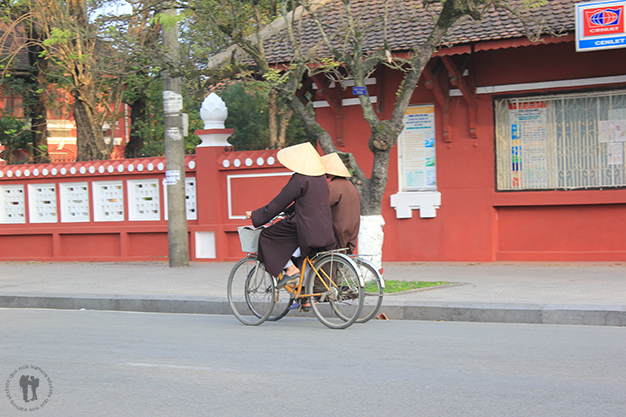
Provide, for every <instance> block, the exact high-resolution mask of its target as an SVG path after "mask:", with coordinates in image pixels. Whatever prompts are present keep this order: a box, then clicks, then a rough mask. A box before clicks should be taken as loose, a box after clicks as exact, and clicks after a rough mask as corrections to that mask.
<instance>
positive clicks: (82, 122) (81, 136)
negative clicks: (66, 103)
mask: <svg viewBox="0 0 626 417" xmlns="http://www.w3.org/2000/svg"><path fill="white" fill-rule="evenodd" d="M73 114H74V121H75V122H76V145H77V147H78V152H77V155H76V160H77V161H99V160H104V159H108V158H109V156H110V154H111V149H112V148H113V141H111V143H110V145H109V146H106V144H105V143H104V137H103V134H102V128H101V126H98V124H97V123H96V120H95V116H94V114H93V111H92V109H91V107H90V106H89V105H88V104H87V103H85V102H84V101H83V100H80V99H79V98H78V97H76V98H75V100H74V111H73Z"/></svg>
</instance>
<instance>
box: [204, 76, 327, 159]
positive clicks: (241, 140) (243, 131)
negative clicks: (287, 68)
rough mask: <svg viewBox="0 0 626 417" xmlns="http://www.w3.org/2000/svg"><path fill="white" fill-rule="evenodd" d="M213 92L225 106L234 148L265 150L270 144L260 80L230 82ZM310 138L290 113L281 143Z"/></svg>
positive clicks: (263, 90) (263, 92) (286, 144)
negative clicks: (283, 140)
mask: <svg viewBox="0 0 626 417" xmlns="http://www.w3.org/2000/svg"><path fill="white" fill-rule="evenodd" d="M216 93H217V94H218V95H219V96H220V97H221V98H222V100H224V103H226V107H227V108H228V118H227V119H226V123H225V125H226V128H229V129H234V130H235V133H234V134H233V135H232V136H231V137H230V138H228V142H230V143H231V144H233V146H234V147H235V149H236V150H255V149H257V150H258V149H267V148H269V147H270V134H269V110H268V104H267V103H268V91H267V87H266V86H265V85H264V83H261V82H255V83H246V82H243V81H230V82H228V83H227V84H225V85H224V86H223V87H222V88H221V89H220V90H218V91H216ZM307 141H311V142H313V143H314V141H315V140H314V139H313V138H312V137H311V136H310V135H309V133H308V131H307V130H306V129H305V127H304V124H303V123H302V122H301V121H300V119H299V118H298V117H294V116H292V117H291V119H290V121H289V126H288V128H287V135H286V139H285V146H290V145H295V144H298V143H302V142H307Z"/></svg>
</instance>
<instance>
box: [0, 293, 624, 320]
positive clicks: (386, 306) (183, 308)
mask: <svg viewBox="0 0 626 417" xmlns="http://www.w3.org/2000/svg"><path fill="white" fill-rule="evenodd" d="M0 308H50V309H62V310H81V309H85V310H104V311H136V312H153V313H185V314H227V315H230V314H232V313H231V310H230V306H229V305H228V300H227V299H226V297H199V296H172V297H163V296H149V295H145V296H144V295H132V296H130V295H99V294H85V295H79V296H77V295H64V294H37V295H33V294H25V293H5V294H0ZM380 313H385V315H386V316H387V317H388V318H389V319H390V320H427V321H465V322H492V323H530V324H577V325H594V326H626V305H591V304H532V303H528V304H526V303H488V302H456V303H455V302H428V301H424V302H415V301H396V300H389V299H385V300H384V301H383V305H382V307H381V309H380Z"/></svg>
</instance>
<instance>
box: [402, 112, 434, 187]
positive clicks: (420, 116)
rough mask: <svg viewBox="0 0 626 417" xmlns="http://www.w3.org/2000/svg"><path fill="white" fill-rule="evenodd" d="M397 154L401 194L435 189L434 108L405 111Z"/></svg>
mask: <svg viewBox="0 0 626 417" xmlns="http://www.w3.org/2000/svg"><path fill="white" fill-rule="evenodd" d="M399 153H400V176H401V188H402V190H403V191H407V190H436V189H437V165H436V159H435V156H436V155H435V106H434V105H432V104H430V105H425V106H412V107H409V108H408V109H407V110H406V112H405V113H404V130H403V131H402V134H401V135H400V147H399Z"/></svg>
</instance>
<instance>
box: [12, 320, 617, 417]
mask: <svg viewBox="0 0 626 417" xmlns="http://www.w3.org/2000/svg"><path fill="white" fill-rule="evenodd" d="M23 366H25V367H27V368H23V369H20V368H22V367H23ZM33 367H34V368H33ZM625 370H626V329H624V328H622V327H604V326H602V327H600V326H575V325H568V326H560V325H546V324H543V325H529V324H500V323H461V322H420V321H373V322H370V323H367V324H364V325H354V326H352V327H351V328H349V329H347V330H344V331H333V330H329V329H327V328H325V327H323V326H322V325H321V324H320V323H319V322H317V320H315V319H307V318H286V319H283V320H281V321H280V322H277V323H265V324H263V325H262V326H259V327H245V326H243V325H241V324H239V322H237V321H236V320H235V318H233V317H229V316H212V315H186V314H162V313H160V314H149V313H124V312H101V311H64V310H29V309H0V381H1V382H2V395H1V396H0V416H3V417H4V416H17V415H37V416H54V417H56V416H59V417H61V416H62V417H81V416H89V417H94V416H120V417H126V416H135V417H139V416H150V417H157V416H168V417H171V416H303V415H306V416H318V415H319V416H364V415H365V416H370V415H371V416H375V415H376V416H378V415H384V416H409V415H410V416H429V417H431V416H432V417H445V416H454V417H459V416H480V417H489V416H494V417H495V416H497V417H503V416H515V417H522V416H532V417H540V416H549V417H558V416H567V417H574V416H581V417H582V416H584V417H596V416H606V417H616V416H624V415H626V376H625V372H624V371H625ZM44 372H45V377H42V378H41V380H42V381H41V382H40V386H39V388H38V399H37V400H35V401H31V402H29V403H28V404H27V403H24V401H23V399H22V393H21V392H20V387H19V383H18V378H19V377H20V376H21V375H22V374H28V375H36V376H41V375H44ZM46 378H49V379H46ZM7 387H8V391H7ZM9 396H11V399H9ZM45 399H48V402H47V403H45V404H43V406H41V407H40V409H39V410H35V411H32V414H31V412H29V411H28V408H27V407H33V406H38V405H40V404H41V403H42V402H43V401H44V400H45ZM12 402H13V404H12ZM18 407H21V408H24V409H26V410H27V411H19V410H18Z"/></svg>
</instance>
